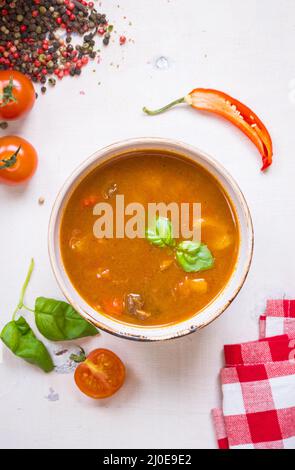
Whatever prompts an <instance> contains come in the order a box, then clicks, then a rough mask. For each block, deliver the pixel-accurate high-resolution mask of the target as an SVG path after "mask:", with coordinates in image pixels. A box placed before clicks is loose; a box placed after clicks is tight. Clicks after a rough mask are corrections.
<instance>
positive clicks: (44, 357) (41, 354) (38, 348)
mask: <svg viewBox="0 0 295 470" xmlns="http://www.w3.org/2000/svg"><path fill="white" fill-rule="evenodd" d="M1 339H2V341H3V343H4V344H5V345H6V346H7V347H8V348H9V349H10V350H11V351H12V352H13V353H14V354H15V355H16V356H18V357H20V358H22V359H24V360H25V361H27V362H29V363H30V364H35V365H36V366H38V367H40V369H42V370H44V372H51V371H52V370H53V368H54V364H53V362H52V359H51V357H50V355H49V352H48V351H47V349H46V347H45V346H44V344H43V343H42V342H41V341H39V339H37V338H36V336H35V334H34V332H33V330H32V328H31V327H30V325H29V324H28V323H27V322H26V320H25V319H24V317H19V318H18V320H12V321H10V322H9V323H7V325H6V326H4V328H3V330H2V332H1Z"/></svg>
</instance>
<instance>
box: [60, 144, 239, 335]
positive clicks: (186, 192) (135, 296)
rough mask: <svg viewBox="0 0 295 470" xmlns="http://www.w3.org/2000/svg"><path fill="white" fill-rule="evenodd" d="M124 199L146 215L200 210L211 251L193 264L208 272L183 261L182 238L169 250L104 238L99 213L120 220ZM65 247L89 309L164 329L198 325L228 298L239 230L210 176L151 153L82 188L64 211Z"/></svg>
mask: <svg viewBox="0 0 295 470" xmlns="http://www.w3.org/2000/svg"><path fill="white" fill-rule="evenodd" d="M118 195H121V196H122V195H123V196H124V201H125V205H127V204H130V203H134V202H136V203H139V204H141V205H142V206H143V207H144V208H145V209H146V210H147V208H148V205H149V204H150V203H159V202H163V203H165V204H169V203H172V202H174V203H177V204H179V206H180V204H181V203H191V204H192V203H199V204H200V205H201V206H200V207H201V216H200V218H199V219H200V220H198V221H195V220H194V218H193V216H192V215H191V214H190V224H194V223H195V222H197V223H199V224H200V227H201V244H202V245H201V246H203V247H204V246H205V247H207V248H208V249H207V248H206V250H207V251H206V252H205V251H204V250H203V252H202V253H201V251H198V249H197V250H196V251H194V250H193V251H192V252H187V253H186V255H187V258H186V259H188V260H189V261H191V260H193V261H194V260H195V258H194V256H199V257H200V263H201V264H194V265H193V266H194V269H195V270H194V271H193V272H191V271H189V270H188V266H187V264H185V263H183V262H182V261H183V259H182V258H181V256H180V257H179V258H178V257H177V254H178V250H179V248H178V247H180V246H183V244H182V242H183V239H182V238H181V235H180V236H179V237H178V238H176V239H175V240H173V241H172V242H171V240H170V239H169V242H167V240H166V239H165V240H164V242H163V243H157V240H156V241H154V240H151V239H148V238H147V237H142V238H140V237H136V238H129V237H127V236H123V238H117V237H116V236H115V235H116V234H115V235H114V237H113V238H110V237H104V238H98V237H97V236H96V235H95V233H94V224H95V221H96V219H97V215H95V207H96V205H97V204H99V203H102V202H105V203H108V204H109V205H110V206H111V208H112V210H113V213H114V217H116V210H117V206H116V197H117V196H118ZM167 217H168V216H167ZM126 220H128V216H126ZM166 220H167V219H166ZM169 223H170V222H169ZM160 241H161V240H160ZM165 243H167V245H166V244H165ZM189 243H190V242H189ZM60 246H61V254H62V259H63V264H64V267H65V270H66V272H67V274H68V276H69V278H70V280H71V282H72V284H73V286H74V287H75V289H76V290H77V291H78V292H79V294H80V295H81V296H82V297H83V298H84V300H85V301H86V302H87V303H88V304H89V305H91V306H92V307H93V308H94V309H96V310H97V311H98V312H100V313H103V314H104V315H106V316H109V317H111V318H113V319H115V320H117V321H120V322H124V323H130V324H135V325H139V326H140V325H141V326H157V325H159V326H160V325H167V324H173V323H178V322H180V321H182V320H185V319H188V318H190V317H191V316H193V315H195V314H196V313H198V312H200V311H201V310H202V309H204V308H205V307H206V306H207V305H208V304H209V303H211V302H212V301H213V300H214V299H215V298H216V296H218V294H220V292H221V291H222V290H223V289H224V287H225V286H226V284H227V283H228V281H229V279H230V277H231V275H232V273H233V270H234V268H235V264H236V261H237V256H238V250H239V229H238V224H237V218H236V215H235V212H234V210H233V207H232V204H231V201H230V200H229V197H228V195H227V194H226V193H225V191H224V189H223V188H222V187H221V185H220V184H219V182H218V181H217V180H216V179H215V178H214V177H213V176H212V175H211V174H210V173H209V172H208V171H207V170H206V169H204V168H203V167H201V166H200V165H198V164H197V163H194V162H192V161H191V160H188V159H186V158H185V157H183V156H180V155H178V154H174V153H170V152H168V151H167V152H164V151H155V150H151V151H148V150H147V151H138V152H133V153H131V154H124V155H121V156H119V157H116V158H114V159H112V160H111V161H109V162H107V163H104V164H101V165H99V166H98V167H97V168H96V169H94V170H93V171H92V172H91V173H90V174H89V175H87V176H86V177H85V178H84V179H83V180H82V181H80V183H79V184H78V185H77V187H76V188H75V189H74V191H73V193H72V194H71V195H70V197H69V200H68V202H67V204H66V207H65V209H64V213H63V216H62V221H61V228H60ZM188 246H189V247H190V246H192V245H188ZM194 246H196V247H197V246H198V245H194ZM195 253H197V254H195ZM204 253H205V255H206V256H205V258H206V257H207V258H206V259H205V264H202V263H203V261H204V258H202V255H203V254H204ZM208 253H209V254H210V256H211V258H210V260H211V261H212V262H211V261H210V260H209V263H208V262H207V261H208V256H209V255H208ZM206 263H207V264H206ZM195 266H197V268H195ZM198 266H199V267H200V266H201V267H202V268H201V269H199V268H198Z"/></svg>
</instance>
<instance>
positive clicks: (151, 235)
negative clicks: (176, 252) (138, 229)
mask: <svg viewBox="0 0 295 470" xmlns="http://www.w3.org/2000/svg"><path fill="white" fill-rule="evenodd" d="M146 238H147V240H148V241H149V242H150V243H151V244H152V245H155V246H158V247H159V248H163V247H165V246H175V240H174V238H173V233H172V224H171V222H170V220H169V219H167V218H166V217H158V218H157V219H156V221H155V223H154V225H153V226H152V227H149V228H148V229H147V230H146Z"/></svg>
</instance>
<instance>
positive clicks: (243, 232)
mask: <svg viewBox="0 0 295 470" xmlns="http://www.w3.org/2000/svg"><path fill="white" fill-rule="evenodd" d="M143 149H149V150H151V149H156V150H170V151H172V152H174V153H179V154H181V155H185V156H186V157H187V158H189V159H190V160H192V161H194V162H197V163H199V164H200V165H202V166H203V167H204V168H206V169H207V170H208V171H209V172H210V173H211V174H212V175H214V176H215V177H216V178H217V180H218V181H219V182H220V184H221V185H222V186H223V188H224V189H225V191H226V192H227V194H228V196H229V198H230V199H231V201H232V204H233V206H234V208H235V211H236V214H237V218H238V223H239V230H240V248H239V253H238V259H237V263H236V267H235V269H234V272H233V274H232V276H231V278H230V280H229V282H228V283H227V285H226V286H225V288H224V289H223V291H222V292H221V293H220V294H219V295H218V297H217V298H215V299H214V300H213V301H212V302H211V303H210V304H209V305H208V306H207V307H205V308H204V309H203V310H202V311H200V312H197V313H196V314H195V315H194V316H192V317H191V318H190V319H188V320H185V321H181V322H179V323H177V324H174V325H168V326H157V327H154V326H151V327H149V326H135V325H130V324H124V323H121V322H119V321H115V320H113V319H111V318H108V317H106V316H105V315H103V314H101V313H98V312H97V311H96V310H94V309H93V308H92V307H91V306H90V305H88V304H87V302H85V300H84V299H83V298H82V297H81V296H80V295H79V293H78V292H77V291H76V290H75V288H74V287H73V285H72V283H71V281H70V279H69V277H68V275H67V273H66V271H65V268H64V266H63V262H62V257H61V252H60V244H59V231H60V223H61V217H62V214H63V210H64V207H65V205H66V204H67V201H68V199H69V197H70V195H71V194H72V192H73V190H74V189H75V188H76V187H77V185H78V184H79V183H80V181H81V180H82V179H84V177H85V176H86V175H87V174H88V173H89V172H91V171H92V170H93V169H94V168H96V167H97V166H99V165H101V164H102V163H104V162H107V161H109V160H111V159H112V158H113V157H115V156H117V155H121V154H124V153H129V152H130V151H136V150H143ZM151 158H152V157H151ZM253 240H254V237H253V227H252V221H251V216H250V213H249V209H248V206H247V203H246V201H245V199H244V196H243V194H242V192H241V190H240V189H239V187H238V185H237V184H236V182H235V181H234V180H233V178H232V177H231V176H230V175H229V174H228V173H227V171H226V170H225V169H224V168H223V167H222V165H220V163H218V162H217V161H215V160H214V159H213V158H211V157H210V156H208V155H206V154H205V153H204V152H201V151H200V150H198V149H196V148H194V147H191V146H190V145H187V144H184V143H181V142H176V141H173V140H168V139H159V138H138V139H130V140H126V141H123V142H119V143H116V144H113V145H110V146H109V147H106V148H103V149H101V150H98V151H97V152H96V153H95V154H94V155H92V156H91V157H90V158H89V159H88V160H86V161H84V162H83V163H82V164H81V165H80V166H79V167H78V168H77V169H76V170H75V171H74V173H73V174H72V175H71V176H70V177H69V178H68V179H67V181H66V182H65V184H64V186H63V187H62V189H61V191H60V193H59V194H58V196H57V198H56V201H55V204H54V206H53V210H52V214H51V218H50V224H49V255H50V260H51V264H52V268H53V271H54V274H55V277H56V279H57V282H58V284H59V286H60V288H61V290H62V292H63V294H64V295H65V297H66V298H67V299H68V301H69V302H70V303H71V304H72V305H73V307H74V308H75V309H76V310H77V311H78V312H79V313H80V314H81V315H82V316H83V317H84V318H85V319H86V320H89V321H90V322H91V323H93V324H94V325H96V326H97V327H98V328H100V329H102V330H105V331H108V332H109V333H112V334H114V335H117V336H120V337H122V338H127V339H133V340H142V341H159V340H167V339H172V338H177V337H180V336H184V335H187V334H189V333H192V332H194V331H196V330H198V329H200V328H203V327H204V326H206V325H208V324H209V323H211V322H212V321H213V320H215V319H216V318H217V317H218V316H219V315H220V314H221V313H222V312H224V310H225V309H226V308H227V307H228V306H229V305H230V303H231V302H232V301H233V299H234V298H235V297H236V295H237V294H238V292H239V290H240V289H241V287H242V285H243V283H244V281H245V279H246V276H247V273H248V271H249V268H250V264H251V259H252V252H253Z"/></svg>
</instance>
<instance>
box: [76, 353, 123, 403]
mask: <svg viewBox="0 0 295 470" xmlns="http://www.w3.org/2000/svg"><path fill="white" fill-rule="evenodd" d="M74 377H75V382H76V384H77V386H78V388H79V389H80V390H81V392H83V393H85V395H88V396H89V397H91V398H107V397H110V396H112V395H114V393H116V392H117V391H118V390H119V388H120V387H122V385H123V383H124V381H125V366H124V364H123V362H122V361H121V359H119V358H118V356H116V354H115V353H113V352H112V351H109V350H108V349H95V350H94V351H92V352H91V353H90V354H89V355H88V356H87V358H86V360H85V361H84V362H82V363H81V364H79V365H78V367H77V369H76V370H75V376H74Z"/></svg>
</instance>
